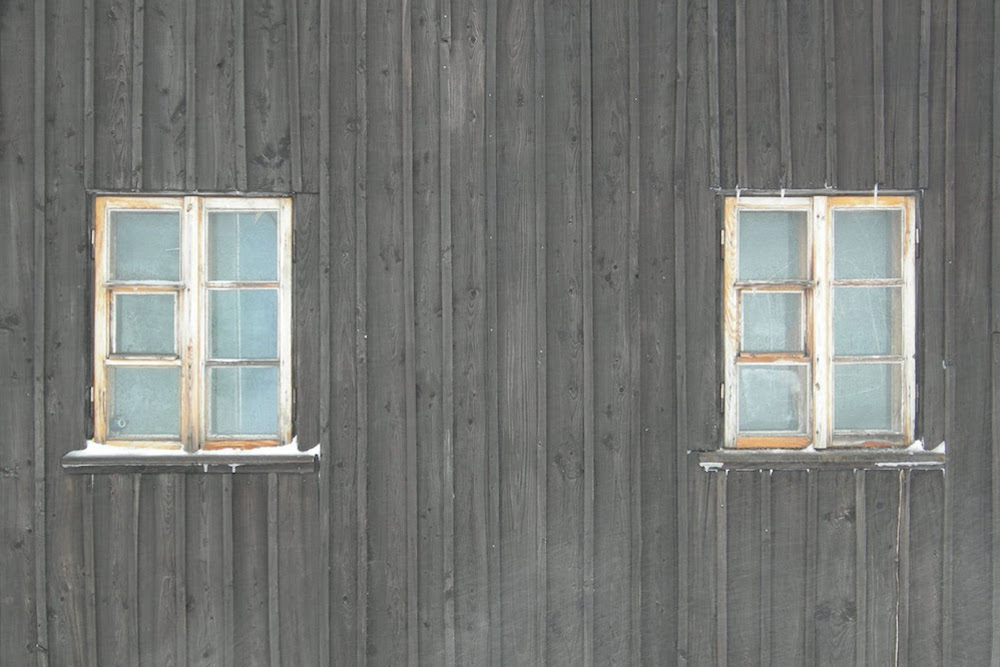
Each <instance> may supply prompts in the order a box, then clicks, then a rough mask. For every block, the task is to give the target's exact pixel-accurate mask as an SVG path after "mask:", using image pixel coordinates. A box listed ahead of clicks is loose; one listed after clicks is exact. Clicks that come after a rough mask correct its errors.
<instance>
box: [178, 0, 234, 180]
mask: <svg viewBox="0 0 1000 667" xmlns="http://www.w3.org/2000/svg"><path fill="white" fill-rule="evenodd" d="M241 2H243V0H221V1H220V2H194V3H192V4H191V5H189V6H188V9H189V10H190V11H191V12H192V14H193V16H192V18H191V19H190V20H191V21H192V22H193V24H194V25H193V27H194V29H195V30H194V40H195V41H194V42H188V44H192V45H193V46H194V54H193V55H194V62H193V63H192V64H193V67H194V69H193V70H189V71H188V74H189V75H190V76H194V81H195V85H194V94H195V99H194V101H193V102H190V101H189V103H188V107H187V108H188V110H189V115H190V112H191V111H193V112H194V113H193V118H194V131H195V136H196V140H195V141H194V142H193V143H192V144H190V146H189V147H190V148H193V150H194V153H195V165H194V166H195V178H194V186H195V187H196V188H197V189H199V190H210V191H211V190H236V189H239V188H240V179H239V173H238V172H241V170H242V167H238V166H237V163H241V159H242V156H240V155H239V150H238V149H237V144H238V142H240V141H242V142H243V144H241V145H245V138H244V139H240V138H238V135H239V134H240V132H241V128H239V127H237V124H236V106H237V99H236V93H237V86H236V77H237V74H238V73H237V71H236V43H237V41H238V39H237V31H238V30H239V31H242V26H237V23H236V19H237V12H236V7H235V4H234V3H241ZM188 37H189V38H190V37H191V33H190V31H189V32H188ZM241 40H242V38H241V37H240V41H241ZM241 86H242V84H241ZM190 130H191V128H190V127H189V128H188V131H190ZM242 173H243V174H244V175H245V173H246V172H245V171H244V172H242ZM187 187H191V185H190V184H188V186H187ZM244 187H245V183H244Z"/></svg>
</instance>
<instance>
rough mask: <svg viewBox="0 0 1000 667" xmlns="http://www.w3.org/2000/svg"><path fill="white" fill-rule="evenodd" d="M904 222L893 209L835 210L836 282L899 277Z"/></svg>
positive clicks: (834, 267) (834, 261)
mask: <svg viewBox="0 0 1000 667" xmlns="http://www.w3.org/2000/svg"><path fill="white" fill-rule="evenodd" d="M901 220H902V217H901V216H900V212H899V211H893V210H881V211H871V210H869V211H865V210H843V209H834V212H833V278H834V280H852V279H855V280H856V279H870V278H899V277H900V270H899V267H900V262H901V261H902V252H901V246H900V237H901Z"/></svg>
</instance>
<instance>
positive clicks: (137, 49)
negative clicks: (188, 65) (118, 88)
mask: <svg viewBox="0 0 1000 667" xmlns="http://www.w3.org/2000/svg"><path fill="white" fill-rule="evenodd" d="M145 5H146V0H132V40H131V47H132V54H131V61H132V71H131V73H130V76H129V78H130V83H131V86H132V89H131V90H130V91H129V93H130V100H129V113H130V114H131V118H130V119H129V126H130V130H131V132H132V137H131V142H132V165H131V169H130V170H129V171H130V174H129V176H130V184H131V186H132V188H134V189H136V190H139V189H141V188H142V186H143V182H142V125H143V80H144V78H145V76H144V65H143V63H144V58H143V52H144V50H145V46H144V43H145V30H144V27H145V22H146V14H145Z"/></svg>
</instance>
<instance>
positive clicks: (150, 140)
mask: <svg viewBox="0 0 1000 667" xmlns="http://www.w3.org/2000/svg"><path fill="white" fill-rule="evenodd" d="M184 15H185V10H184V4H183V3H180V2H172V1H171V0H145V11H144V12H143V16H144V17H145V26H144V28H143V44H144V50H143V53H142V59H143V62H144V67H143V76H142V85H143V91H142V93H143V97H142V102H143V104H142V120H143V123H142V136H141V141H142V146H143V151H142V177H143V185H144V187H146V188H147V189H150V190H184V189H185V183H184V177H185V169H186V165H185V141H186V140H185V133H186V122H187V113H186V112H187V105H188V103H189V100H187V99H186V96H185V86H186V81H185V71H184V54H185V51H186V50H187V49H189V48H191V47H192V46H193V45H189V44H187V43H186V42H185V35H184V18H185V16H184Z"/></svg>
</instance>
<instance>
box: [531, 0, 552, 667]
mask: <svg viewBox="0 0 1000 667" xmlns="http://www.w3.org/2000/svg"><path fill="white" fill-rule="evenodd" d="M531 29H532V36H533V38H534V39H533V42H534V44H533V45H532V50H533V51H534V54H533V58H532V60H533V64H534V78H535V80H534V90H535V103H534V153H535V155H534V158H535V191H534V196H535V201H534V208H535V211H534V218H535V253H534V254H535V266H534V270H535V343H536V345H537V354H536V356H535V401H536V402H535V433H536V436H537V438H538V441H537V443H536V447H535V461H534V465H535V498H536V506H535V563H536V567H537V568H538V569H537V575H536V577H537V578H536V583H535V619H534V621H535V642H536V644H535V647H534V649H535V650H534V652H535V659H536V660H539V661H544V660H545V656H546V653H547V650H546V630H545V629H546V625H547V623H546V617H547V616H548V611H549V609H548V560H547V559H546V541H545V540H546V532H547V526H548V474H547V466H546V463H547V462H546V451H547V449H548V432H547V424H548V405H547V402H546V400H545V397H546V396H547V394H548V389H547V387H548V369H547V365H546V359H547V358H548V356H547V355H548V349H547V347H548V346H547V344H546V343H547V340H546V330H547V327H548V319H547V313H546V308H547V303H548V301H547V298H546V297H547V294H546V288H545V285H546V262H545V260H546V252H545V235H546V229H545V220H546V210H547V209H546V204H547V203H548V202H547V199H546V183H545V181H546V174H547V166H546V142H547V139H546V137H547V134H546V129H547V128H546V126H545V118H546V115H545V108H546V101H545V90H546V85H545V84H546V78H545V52H546V46H545V43H546V35H545V32H546V27H545V11H544V0H535V1H534V5H533V7H532V19H531Z"/></svg>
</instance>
